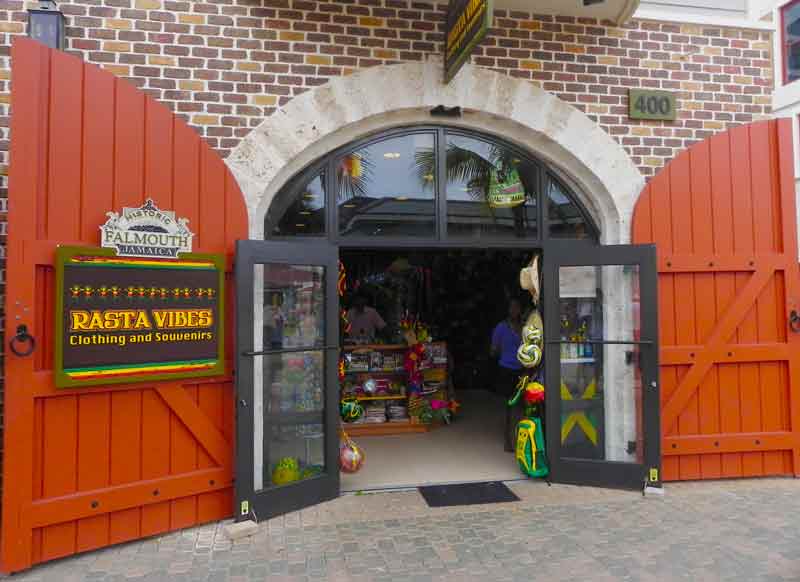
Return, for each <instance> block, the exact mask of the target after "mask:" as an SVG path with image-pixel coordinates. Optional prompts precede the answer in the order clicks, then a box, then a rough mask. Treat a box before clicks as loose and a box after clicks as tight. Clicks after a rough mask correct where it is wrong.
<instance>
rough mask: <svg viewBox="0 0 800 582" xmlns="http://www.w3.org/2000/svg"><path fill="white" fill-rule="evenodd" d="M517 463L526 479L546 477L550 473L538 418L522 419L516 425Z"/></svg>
mask: <svg viewBox="0 0 800 582" xmlns="http://www.w3.org/2000/svg"><path fill="white" fill-rule="evenodd" d="M517 463H518V464H519V468H520V470H521V471H522V472H523V473H525V474H526V475H527V476H528V477H546V476H547V474H548V473H549V472H550V470H549V467H548V465H547V455H546V454H545V451H544V435H543V433H542V420H541V419H540V418H536V417H534V418H524V419H522V420H521V421H520V422H519V424H517Z"/></svg>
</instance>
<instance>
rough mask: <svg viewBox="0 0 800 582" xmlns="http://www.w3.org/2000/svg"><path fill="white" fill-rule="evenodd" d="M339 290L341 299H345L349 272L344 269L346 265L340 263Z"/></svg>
mask: <svg viewBox="0 0 800 582" xmlns="http://www.w3.org/2000/svg"><path fill="white" fill-rule="evenodd" d="M337 289H338V291H339V297H344V294H345V292H346V291H347V271H346V270H345V268H344V263H343V262H342V261H339V280H338V283H337Z"/></svg>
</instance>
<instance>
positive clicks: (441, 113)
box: [431, 105, 461, 117]
mask: <svg viewBox="0 0 800 582" xmlns="http://www.w3.org/2000/svg"><path fill="white" fill-rule="evenodd" d="M431 116H432V117H461V107H458V106H455V107H445V106H444V105H437V106H436V107H434V108H433V109H431Z"/></svg>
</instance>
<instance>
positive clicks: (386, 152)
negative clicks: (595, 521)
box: [236, 127, 660, 519]
mask: <svg viewBox="0 0 800 582" xmlns="http://www.w3.org/2000/svg"><path fill="white" fill-rule="evenodd" d="M265 232H266V233H267V237H268V239H269V240H267V241H263V242H259V241H242V242H240V243H239V246H238V248H237V260H236V268H237V295H238V301H237V305H238V307H237V310H238V316H239V322H238V330H237V337H238V340H239V342H238V346H237V353H238V355H237V357H238V367H237V369H238V377H237V387H238V391H239V392H238V394H239V396H238V398H239V406H238V421H237V431H238V443H239V444H238V451H237V456H238V459H237V479H236V486H237V508H238V512H239V514H240V518H242V519H245V518H247V516H250V517H251V518H252V517H255V518H256V519H263V518H265V517H269V516H272V515H276V514H279V513H283V512H286V511H290V510H293V509H297V508H299V507H303V506H306V505H310V504H313V503H316V502H318V501H321V500H324V499H329V498H331V497H334V496H336V495H338V494H339V491H340V490H341V489H347V488H348V485H347V482H348V481H349V480H350V478H349V476H348V478H347V480H346V481H345V482H344V484H343V483H342V482H340V475H339V466H338V445H339V431H340V427H341V426H342V420H341V417H340V401H341V399H342V397H344V398H346V399H350V398H353V399H354V400H356V401H357V402H359V403H361V404H362V405H363V408H364V410H363V411H362V413H363V415H364V417H365V418H364V419H363V422H361V423H355V424H345V425H344V427H345V429H346V430H348V431H349V432H351V433H353V436H356V438H361V439H362V440H363V441H364V445H365V446H366V451H367V455H368V456H369V455H370V452H369V439H370V438H373V437H371V436H363V435H364V434H366V433H367V432H369V431H372V432H373V433H384V434H386V433H392V432H408V433H415V432H416V433H424V432H427V431H428V430H430V429H431V428H432V426H431V425H435V424H436V420H437V418H436V414H433V415H432V416H433V417H434V418H433V419H430V416H431V415H429V419H428V420H429V421H428V422H423V423H421V424H423V425H425V426H420V423H419V422H413V421H412V419H411V417H413V416H415V414H414V413H413V411H410V409H411V408H412V406H411V404H410V402H409V400H408V397H409V392H408V390H407V388H408V387H407V386H403V385H402V382H401V381H399V380H398V378H394V379H393V378H392V377H391V374H386V375H384V376H383V377H380V376H381V375H380V374H378V373H377V372H385V371H389V370H388V369H385V368H386V366H389V367H391V368H393V369H394V370H399V369H400V368H401V367H402V363H401V360H399V359H398V358H401V357H402V354H403V353H404V350H405V348H403V347H402V346H400V341H399V337H400V335H401V334H402V325H401V324H402V322H401V321H400V320H401V319H402V318H403V317H408V318H411V319H416V320H419V321H423V322H424V323H425V324H426V326H429V327H430V331H431V333H432V334H433V335H434V337H433V340H438V342H439V343H438V347H436V346H437V341H434V342H433V343H432V344H431V345H432V346H434V349H432V350H430V351H431V353H433V354H434V355H433V356H432V357H431V359H432V361H431V362H430V363H431V364H433V365H431V366H430V367H431V368H433V369H434V370H435V369H436V368H437V367H438V368H440V369H444V370H445V373H444V374H440V375H439V376H436V374H434V377H433V378H424V379H423V381H424V388H425V390H423V391H427V390H428V389H429V388H430V392H431V394H430V395H428V399H427V400H428V403H427V404H425V405H424V406H428V407H429V408H433V404H432V402H431V401H432V400H434V399H435V400H439V401H441V402H449V401H451V400H453V399H454V400H456V401H458V399H459V397H458V391H459V390H463V389H465V388H469V387H471V388H475V389H477V390H484V391H485V390H486V388H489V387H490V386H491V382H489V378H491V376H492V371H491V368H490V362H489V360H490V358H489V355H488V349H487V346H488V341H487V340H488V338H487V337H486V331H487V329H489V328H490V327H491V326H492V325H494V324H496V323H497V322H498V321H499V320H500V319H502V318H503V317H504V315H505V313H504V312H505V311H506V309H507V305H508V299H509V298H510V297H511V296H512V295H517V296H520V297H523V298H524V297H525V295H524V292H523V291H522V290H521V289H520V287H519V269H520V268H521V267H522V266H525V265H526V264H528V263H529V262H530V260H531V257H532V256H533V255H534V254H536V255H540V256H541V270H540V275H541V277H540V285H541V295H540V297H541V299H540V305H539V309H540V310H541V312H542V314H543V316H544V323H545V325H544V339H545V342H544V354H545V355H544V360H543V362H542V364H541V365H540V366H539V368H538V369H537V370H536V371H535V373H536V374H538V376H539V379H540V380H541V381H543V383H544V385H545V389H546V405H545V419H544V420H545V427H546V441H547V449H548V457H549V462H550V465H551V477H552V479H553V480H554V481H559V482H569V483H577V484H593V485H605V486H618V487H628V488H637V487H638V488H640V487H642V486H643V485H644V484H646V483H648V482H654V483H657V482H658V481H659V469H660V465H659V457H660V451H659V443H658V430H659V427H658V406H659V397H658V374H657V365H658V362H657V357H658V351H657V331H656V325H657V301H656V287H655V285H656V272H655V249H654V248H653V247H652V246H618V247H615V246H602V245H600V244H599V240H600V231H599V228H598V227H597V225H596V224H595V222H594V221H593V220H592V209H591V198H590V197H587V196H585V195H584V194H583V193H581V192H580V191H578V190H577V189H576V188H575V187H574V186H571V182H570V180H569V178H568V177H567V176H564V175H561V174H560V173H559V172H558V171H557V170H555V169H553V168H550V167H549V166H547V165H546V164H544V163H542V162H540V161H539V160H536V159H535V158H533V157H532V156H531V155H529V154H528V153H526V152H524V151H522V150H519V149H518V148H515V147H514V146H512V145H510V144H507V143H504V142H503V141H502V140H499V139H496V138H493V137H489V136H484V135H478V134H475V133H467V132H464V131H463V130H456V129H450V128H445V127H413V128H402V129H398V130H393V131H390V132H386V133H383V134H380V135H377V136H372V137H370V138H369V139H365V140H363V141H361V142H358V143H355V144H350V145H349V146H347V147H345V148H343V149H341V150H339V151H336V152H334V153H333V154H331V155H330V156H327V157H326V158H324V159H322V160H320V161H319V162H317V163H316V164H314V165H312V166H311V167H309V168H308V169H307V170H306V171H305V172H303V173H302V174H300V175H299V176H297V177H296V179H295V180H293V181H292V182H291V183H290V184H289V186H288V187H286V188H285V189H284V190H283V191H282V192H280V193H279V194H278V195H277V196H276V198H275V199H274V200H273V202H272V205H271V207H270V209H269V212H268V214H267V216H266V219H265ZM475 257H484V258H485V259H488V260H487V261H486V264H485V266H484V267H482V268H485V270H486V272H485V273H483V274H481V273H480V269H478V272H475V271H476V269H474V268H470V267H467V268H463V269H461V268H460V267H461V266H463V265H460V264H459V263H460V262H463V263H468V262H469V261H472V260H473V259H474V258H475ZM508 257H511V259H510V260H506V259H507V258H508ZM501 259H502V260H501ZM492 261H493V262H492ZM504 261H506V262H505V263H504ZM515 261H516V262H515ZM506 263H507V267H508V269H507V270H508V273H505V271H503V268H505V267H504V266H503V265H505V264H506ZM342 267H344V268H342ZM409 270H410V271H411V273H412V277H411V279H413V278H414V277H417V278H419V277H422V282H421V284H420V282H419V280H417V282H416V283H415V285H416V287H414V288H413V289H410V290H406V292H405V295H404V298H403V299H401V300H398V299H397V297H396V296H395V297H393V298H388V299H387V298H386V297H383V299H381V297H380V293H379V291H380V289H381V287H382V283H383V282H385V278H386V277H387V276H389V275H387V273H388V274H390V275H391V274H392V273H397V272H398V271H400V272H402V271H409ZM391 276H392V277H394V275H391ZM476 277H479V278H481V279H484V280H485V286H484V289H483V290H478V289H477V288H476V289H475V290H474V291H475V292H474V293H472V290H473V289H472V288H473V287H475V281H476V280H477V279H476ZM401 278H402V277H401ZM437 278H438V280H440V281H444V283H443V284H442V286H443V288H444V289H445V292H444V293H443V297H441V298H438V302H439V306H437V305H436V303H435V301H436V300H437V299H436V295H435V294H434V293H433V282H434V280H435V279H437ZM460 278H463V279H464V284H463V285H462V286H461V287H460V288H459V286H458V280H459V279H460ZM345 287H346V289H345ZM370 287H371V288H372V290H373V296H371V297H368V300H370V301H372V302H375V303H376V304H379V303H380V301H389V302H390V303H391V302H392V301H393V302H394V304H392V309H391V310H390V311H391V312H390V313H389V312H386V313H384V316H385V319H384V321H385V323H386V324H387V326H386V328H387V331H386V334H387V335H386V336H385V337H380V338H374V337H370V338H363V337H352V336H348V334H345V333H344V331H345V329H344V328H345V327H346V326H347V321H346V320H342V317H341V315H342V311H341V310H342V309H343V308H349V307H350V306H351V303H352V302H353V301H354V300H355V296H354V294H355V293H358V291H359V289H361V290H369V289H370ZM429 287H430V288H429ZM486 289H489V291H488V292H487V291H486ZM448 290H449V291H448ZM480 293H484V294H485V295H486V296H485V297H482V296H479V294H480ZM456 294H457V295H458V297H457V296H454V295H456ZM446 295H449V297H445V296H446ZM459 301H462V302H463V304H462V305H461V306H459V304H458V302H459ZM442 304H444V305H446V308H442ZM378 306H379V307H380V305H378ZM526 307H528V306H527V305H526ZM381 309H385V308H383V307H381ZM494 311H496V312H497V313H494ZM453 314H457V316H458V317H460V321H458V322H455V321H454V317H453ZM382 319H383V317H382ZM425 319H429V320H430V321H424V320H425ZM456 323H458V325H455V324H456ZM461 324H463V328H462V325H461ZM378 327H382V325H379V326H378ZM484 327H485V328H487V329H483V328H484ZM371 331H372V330H371ZM352 333H353V332H351V334H352ZM472 333H474V334H475V337H476V338H477V339H473V340H469V339H467V338H468V337H469V334H472ZM437 334H438V335H439V337H436V335H437ZM355 335H358V330H356V331H355ZM372 342H375V344H379V345H375V344H373V343H372ZM459 342H461V344H466V346H465V345H461V346H459V345H458V344H459ZM350 343H356V344H359V345H360V347H361V349H358V346H350V345H348V344H350ZM392 346H398V347H397V349H396V350H394V349H393V348H392ZM393 351H394V352H395V353H393ZM354 352H359V353H358V355H357V357H355V358H354V357H353V356H354ZM393 358H394V360H393ZM378 359H380V360H381V361H380V362H378ZM340 360H343V362H344V368H345V370H344V372H345V374H344V377H342V378H341V380H340V378H339V377H338V368H339V365H340ZM362 360H363V361H362ZM387 360H388V361H389V363H388V364H386V361H387ZM373 372H374V373H373ZM368 380H372V382H370V383H369V385H368V386H367V385H366V383H367V381H368ZM428 384H431V386H430V387H429V386H428ZM487 384H488V385H487ZM404 389H405V390H404ZM453 391H454V392H453ZM453 396H454V398H451V397H453ZM495 400H499V401H500V402H502V399H501V398H500V397H495ZM433 409H434V410H436V409H435V408H433ZM431 420H432V421H431ZM454 422H455V423H457V422H459V420H458V418H457V417H456V420H455V421H454ZM451 426H452V425H451ZM451 426H448V425H444V426H441V427H440V428H434V429H433V432H436V431H447V430H449V429H450V428H451ZM401 427H402V430H401ZM431 434H433V433H431ZM440 434H443V432H441V433H440ZM380 438H383V437H380ZM397 438H404V437H397ZM415 438H416V437H415ZM463 446H464V447H468V446H470V443H469V442H464V443H463ZM496 454H497V455H498V456H500V457H506V458H507V463H508V465H509V466H510V467H511V468H513V467H515V463H516V461H515V460H514V457H513V455H511V454H508V453H506V452H504V451H503V446H502V439H498V443H497V453H496ZM494 461H495V462H496V461H497V459H494ZM370 462H372V463H374V462H375V461H374V460H373V459H371V461H370ZM412 462H413V459H412ZM452 473H453V475H455V478H454V479H453V478H447V477H446V476H444V477H441V478H440V477H436V478H434V479H431V481H440V482H441V481H445V482H452V481H454V480H460V479H461V477H460V476H459V475H458V474H457V472H455V471H453V472H452ZM521 476H522V475H521V474H520V477H521ZM497 477H498V478H501V479H503V478H506V476H505V475H498V476H497ZM411 481H412V482H397V483H394V484H396V485H417V484H420V482H421V481H422V479H418V478H415V479H412V480H411ZM391 484H392V483H385V482H384V483H377V482H376V485H391ZM353 488H360V487H358V486H357V485H356V486H354V487H353Z"/></svg>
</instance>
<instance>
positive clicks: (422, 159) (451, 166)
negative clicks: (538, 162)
mask: <svg viewBox="0 0 800 582" xmlns="http://www.w3.org/2000/svg"><path fill="white" fill-rule="evenodd" d="M487 145H488V152H487V156H486V157H483V156H482V155H480V154H479V153H478V152H475V151H473V150H470V149H465V148H462V147H459V146H457V145H456V144H453V143H448V144H447V152H446V158H447V159H446V162H445V164H446V168H447V183H448V184H450V183H461V184H464V185H465V186H466V189H467V192H468V194H469V195H470V197H471V198H472V199H473V200H475V201H476V202H482V203H483V204H485V205H486V208H487V210H488V212H489V213H490V214H491V216H492V220H493V221H496V220H497V216H496V214H495V207H494V206H493V205H492V204H491V201H490V194H491V190H492V180H493V179H494V180H496V181H497V182H503V181H505V180H506V179H507V177H508V176H509V175H510V174H511V172H512V171H514V170H516V171H517V172H518V175H519V179H520V181H521V182H522V185H523V187H524V190H525V199H526V202H527V201H529V200H533V199H534V196H535V194H532V193H533V192H535V189H534V188H532V186H533V184H529V183H528V180H527V177H528V176H530V175H531V174H532V173H531V172H530V171H527V170H529V164H528V163H526V162H525V161H524V160H520V159H519V158H518V157H517V156H516V155H515V154H514V153H513V152H512V151H510V150H508V149H506V148H504V147H501V146H498V145H496V144H487ZM414 165H415V166H416V169H417V176H418V178H419V179H420V181H423V180H424V179H425V176H429V175H432V174H435V172H436V152H435V150H433V149H432V148H430V149H428V148H426V149H420V150H418V151H417V152H416V153H415V154H414ZM533 175H535V174H533ZM510 210H511V212H512V214H513V216H514V230H515V231H516V233H517V234H518V235H519V236H524V235H525V227H526V222H527V218H528V217H527V213H526V212H525V204H519V205H517V206H514V207H512V208H511V209H510Z"/></svg>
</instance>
